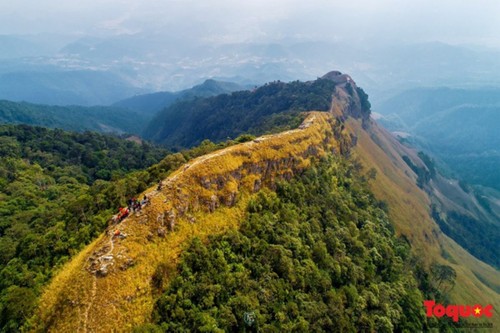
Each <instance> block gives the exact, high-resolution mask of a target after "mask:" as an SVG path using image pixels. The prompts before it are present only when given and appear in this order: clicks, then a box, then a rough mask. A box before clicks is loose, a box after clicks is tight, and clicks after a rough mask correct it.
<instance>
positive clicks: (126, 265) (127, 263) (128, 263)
mask: <svg viewBox="0 0 500 333" xmlns="http://www.w3.org/2000/svg"><path fill="white" fill-rule="evenodd" d="M134 265H135V261H134V259H132V258H128V259H127V260H125V262H124V263H123V264H121V265H120V269H121V270H122V271H124V270H127V269H128V268H129V267H132V266H134Z"/></svg>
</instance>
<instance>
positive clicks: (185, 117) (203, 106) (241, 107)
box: [144, 79, 335, 149]
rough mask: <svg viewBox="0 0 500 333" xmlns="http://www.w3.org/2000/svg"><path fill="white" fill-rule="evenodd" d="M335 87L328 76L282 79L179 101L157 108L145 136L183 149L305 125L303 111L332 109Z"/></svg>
mask: <svg viewBox="0 0 500 333" xmlns="http://www.w3.org/2000/svg"><path fill="white" fill-rule="evenodd" d="M334 87H335V83H334V82H333V81H331V80H327V79H317V80H315V81H312V82H300V81H294V82H290V83H284V82H280V81H277V82H272V83H268V84H265V85H263V86H261V87H259V88H256V89H254V90H253V91H237V92H233V93H232V94H222V95H218V96H215V97H209V98H195V99H192V100H184V101H179V102H176V103H174V104H173V105H171V106H170V107H168V108H166V109H165V110H163V111H161V112H160V113H158V115H157V116H156V117H155V118H154V119H153V120H152V121H151V123H150V124H149V125H148V127H147V128H146V130H145V132H144V136H145V137H146V138H148V139H151V140H153V141H155V142H157V143H161V144H164V145H166V146H168V147H171V148H175V149H182V148H186V147H191V146H194V145H197V144H199V143H200V142H201V141H202V140H204V139H209V140H211V141H214V142H221V141H225V140H227V139H234V138H236V137H238V136H239V135H241V134H243V133H251V134H254V135H260V134H263V133H268V132H269V131H270V130H271V129H272V130H274V131H283V130H286V129H290V128H294V127H296V126H298V125H299V124H300V122H301V120H300V118H299V117H298V115H299V112H300V111H311V110H316V111H326V110H329V108H330V106H331V98H332V91H333V90H334Z"/></svg>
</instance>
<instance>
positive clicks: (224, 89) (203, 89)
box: [113, 79, 247, 116]
mask: <svg viewBox="0 0 500 333" xmlns="http://www.w3.org/2000/svg"><path fill="white" fill-rule="evenodd" d="M246 88H247V87H244V86H241V85H239V84H236V83H233V82H224V81H216V80H212V79H210V80H206V81H205V82H203V83H202V84H199V85H196V86H194V87H192V88H190V89H185V90H181V91H178V92H169V91H161V92H156V93H151V94H144V95H136V96H133V97H129V98H126V99H123V100H121V101H118V102H116V103H114V104H113V106H116V107H122V108H127V109H129V110H133V111H136V112H137V113H140V114H142V115H148V116H153V115H154V114H155V113H157V112H159V111H161V110H162V109H164V108H166V107H168V106H170V105H171V104H172V103H174V102H175V101H177V100H185V99H191V98H194V97H209V96H216V95H220V94H225V93H230V92H233V91H238V90H245V89H246Z"/></svg>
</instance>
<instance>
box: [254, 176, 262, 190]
mask: <svg viewBox="0 0 500 333" xmlns="http://www.w3.org/2000/svg"><path fill="white" fill-rule="evenodd" d="M261 187H262V181H261V180H260V179H256V180H255V182H254V183H253V192H254V193H255V192H258V191H260V189H261Z"/></svg>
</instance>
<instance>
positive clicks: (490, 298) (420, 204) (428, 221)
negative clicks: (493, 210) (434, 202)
mask: <svg viewBox="0 0 500 333" xmlns="http://www.w3.org/2000/svg"><path fill="white" fill-rule="evenodd" d="M347 127H348V129H349V131H350V132H352V133H354V134H355V135H356V136H357V137H358V143H357V145H356V147H355V148H354V153H355V155H356V156H357V157H358V158H359V159H360V160H361V161H362V163H363V164H364V165H365V166H366V167H367V168H372V167H373V168H375V169H376V170H377V177H376V179H375V180H374V181H373V182H372V184H371V187H372V190H373V192H374V194H375V196H376V197H377V198H378V199H379V200H384V201H386V202H387V203H388V205H389V216H390V218H391V220H392V221H393V222H394V223H395V227H396V231H397V233H398V234H403V235H405V236H406V237H408V239H409V240H410V241H411V243H412V246H413V250H414V252H415V254H417V255H418V256H419V257H420V258H421V259H422V260H423V261H424V262H425V263H426V264H430V263H432V262H439V263H441V264H446V265H449V266H451V267H453V268H454V269H455V270H456V272H457V281H456V285H455V287H454V288H453V289H452V290H451V292H450V297H451V299H452V301H453V302H455V303H457V304H464V303H465V304H471V305H473V304H483V305H486V304H493V306H494V308H495V309H500V295H499V294H498V293H497V292H495V291H494V290H493V289H491V288H489V287H488V286H487V284H488V285H496V286H498V285H499V284H500V272H498V271H497V270H495V269H494V268H492V267H491V266H489V265H487V264H485V263H483V262H482V261H480V260H478V259H476V258H475V257H473V256H472V255H470V254H469V253H468V252H467V251H465V250H464V249H463V248H462V247H460V245H458V244H457V243H455V242H454V241H453V240H451V239H450V238H449V237H447V236H446V235H444V234H443V233H442V232H441V231H440V229H439V227H438V226H437V224H436V223H435V222H434V221H433V220H432V218H431V217H430V199H429V197H428V196H427V194H426V193H425V192H424V191H422V190H421V189H420V188H418V187H417V186H416V175H415V174H414V173H413V172H412V171H411V169H410V168H409V167H408V166H407V165H406V163H405V162H404V161H403V160H402V158H401V156H403V155H408V156H410V157H411V158H412V159H413V160H417V159H418V157H416V154H415V152H414V151H412V150H411V149H408V148H406V147H404V146H402V145H401V144H400V143H399V142H398V141H397V140H395V139H394V138H393V137H392V135H390V134H389V133H387V132H386V131H385V130H384V129H382V128H380V127H378V125H377V124H376V123H372V125H371V127H370V129H369V131H365V130H363V129H362V126H361V123H360V122H359V121H357V120H353V119H352V118H351V119H349V121H348V122H347ZM485 232H487V231H485ZM492 251H495V249H492ZM445 257H446V259H445ZM478 275H479V276H481V278H482V279H483V281H484V282H486V284H485V283H483V282H482V281H480V280H479V279H478ZM488 322H493V324H494V325H495V327H499V326H500V315H499V313H498V311H497V312H496V313H495V314H494V316H493V318H491V319H488Z"/></svg>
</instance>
